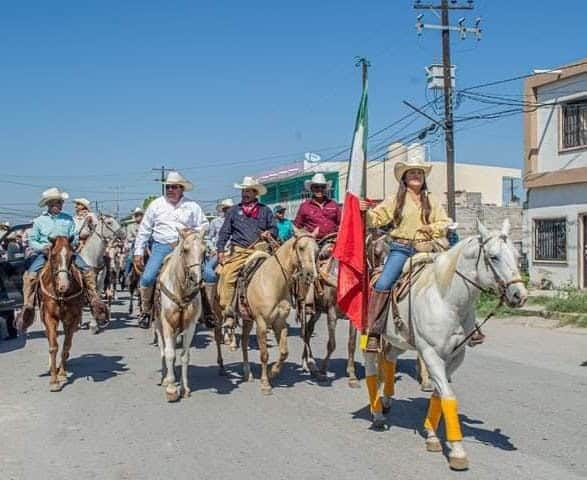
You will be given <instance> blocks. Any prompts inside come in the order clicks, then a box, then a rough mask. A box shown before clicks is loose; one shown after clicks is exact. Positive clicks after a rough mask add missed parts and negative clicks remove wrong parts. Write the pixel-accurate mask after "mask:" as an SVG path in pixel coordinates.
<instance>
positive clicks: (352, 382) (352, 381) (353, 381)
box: [349, 378, 361, 388]
mask: <svg viewBox="0 0 587 480" xmlns="http://www.w3.org/2000/svg"><path fill="white" fill-rule="evenodd" d="M349 388H361V383H360V382H359V380H358V379H356V378H349Z"/></svg>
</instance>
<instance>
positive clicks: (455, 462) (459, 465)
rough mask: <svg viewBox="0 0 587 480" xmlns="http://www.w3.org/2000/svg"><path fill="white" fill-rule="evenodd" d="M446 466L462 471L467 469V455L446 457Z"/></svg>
mask: <svg viewBox="0 0 587 480" xmlns="http://www.w3.org/2000/svg"><path fill="white" fill-rule="evenodd" d="M448 466H449V467H450V468H451V469H452V470H457V471H459V472H460V471H463V470H468V469H469V459H468V458H467V457H451V456H449V457H448Z"/></svg>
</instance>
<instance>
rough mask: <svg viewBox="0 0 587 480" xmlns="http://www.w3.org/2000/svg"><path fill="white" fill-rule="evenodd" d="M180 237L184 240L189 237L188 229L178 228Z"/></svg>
mask: <svg viewBox="0 0 587 480" xmlns="http://www.w3.org/2000/svg"><path fill="white" fill-rule="evenodd" d="M177 231H178V233H179V236H180V237H181V239H182V240H184V239H185V237H187V236H188V233H189V230H188V229H186V228H178V229H177Z"/></svg>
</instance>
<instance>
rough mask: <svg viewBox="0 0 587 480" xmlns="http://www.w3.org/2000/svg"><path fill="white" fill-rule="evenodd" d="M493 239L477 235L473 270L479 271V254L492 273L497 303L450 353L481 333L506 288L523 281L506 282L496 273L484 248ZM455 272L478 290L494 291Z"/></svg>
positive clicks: (503, 300)
mask: <svg viewBox="0 0 587 480" xmlns="http://www.w3.org/2000/svg"><path fill="white" fill-rule="evenodd" d="M493 239H496V237H489V238H487V239H486V240H484V241H483V240H482V239H481V236H479V238H478V241H479V253H478V254H477V262H476V264H475V270H476V271H479V262H480V261H481V256H482V255H483V262H484V263H485V267H486V268H487V269H489V271H490V272H491V274H492V275H493V279H494V280H495V284H496V285H497V293H498V295H499V302H498V303H497V305H496V306H495V307H494V308H493V309H492V310H491V311H490V312H489V313H488V314H487V316H486V317H485V318H484V319H483V321H482V322H481V323H480V324H478V323H477V322H475V328H474V329H473V330H472V331H471V332H470V333H469V334H468V335H467V336H465V338H464V339H463V340H461V341H460V342H459V343H458V344H457V345H456V346H455V348H453V351H452V353H454V352H456V351H457V350H458V349H459V348H461V347H462V346H463V345H465V344H466V343H467V342H468V341H469V340H470V339H471V337H472V336H473V335H474V334H475V333H476V332H479V333H481V327H482V326H483V325H485V324H486V323H487V321H488V320H489V319H490V318H491V317H493V316H494V315H495V313H496V312H497V310H498V309H499V308H500V307H501V306H502V305H503V304H504V302H505V300H506V294H507V289H508V287H509V286H510V285H514V284H516V283H521V284H523V283H524V280H522V279H521V278H520V277H518V278H514V279H513V280H510V281H508V282H506V281H505V280H503V279H502V278H501V277H500V276H499V274H498V273H497V270H496V269H495V266H494V265H493V262H492V261H491V258H490V257H489V254H488V253H487V250H486V248H485V246H486V245H487V244H488V243H489V242H490V241H491V240H493ZM497 239H498V240H501V241H503V242H504V243H505V242H507V236H506V235H503V234H502V235H499V237H497ZM455 273H456V274H457V275H458V276H459V277H461V278H462V279H463V280H464V281H465V282H466V283H468V284H470V285H472V286H473V287H475V288H477V289H478V290H479V291H481V292H483V293H488V294H491V293H494V292H493V291H492V290H491V289H487V288H485V287H483V286H481V285H479V283H477V282H475V281H474V280H471V279H470V278H468V277H467V276H466V275H464V274H463V273H462V272H460V271H459V270H458V269H457V270H455Z"/></svg>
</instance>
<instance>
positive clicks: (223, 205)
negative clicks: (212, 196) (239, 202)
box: [216, 198, 234, 210]
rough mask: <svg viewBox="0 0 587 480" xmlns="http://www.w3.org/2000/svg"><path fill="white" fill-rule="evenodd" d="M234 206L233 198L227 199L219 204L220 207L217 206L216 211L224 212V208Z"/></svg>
mask: <svg viewBox="0 0 587 480" xmlns="http://www.w3.org/2000/svg"><path fill="white" fill-rule="evenodd" d="M232 206H234V202H233V201H232V198H225V199H224V200H222V201H221V202H219V203H218V205H217V206H216V210H222V209H223V208H230V207H232Z"/></svg>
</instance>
